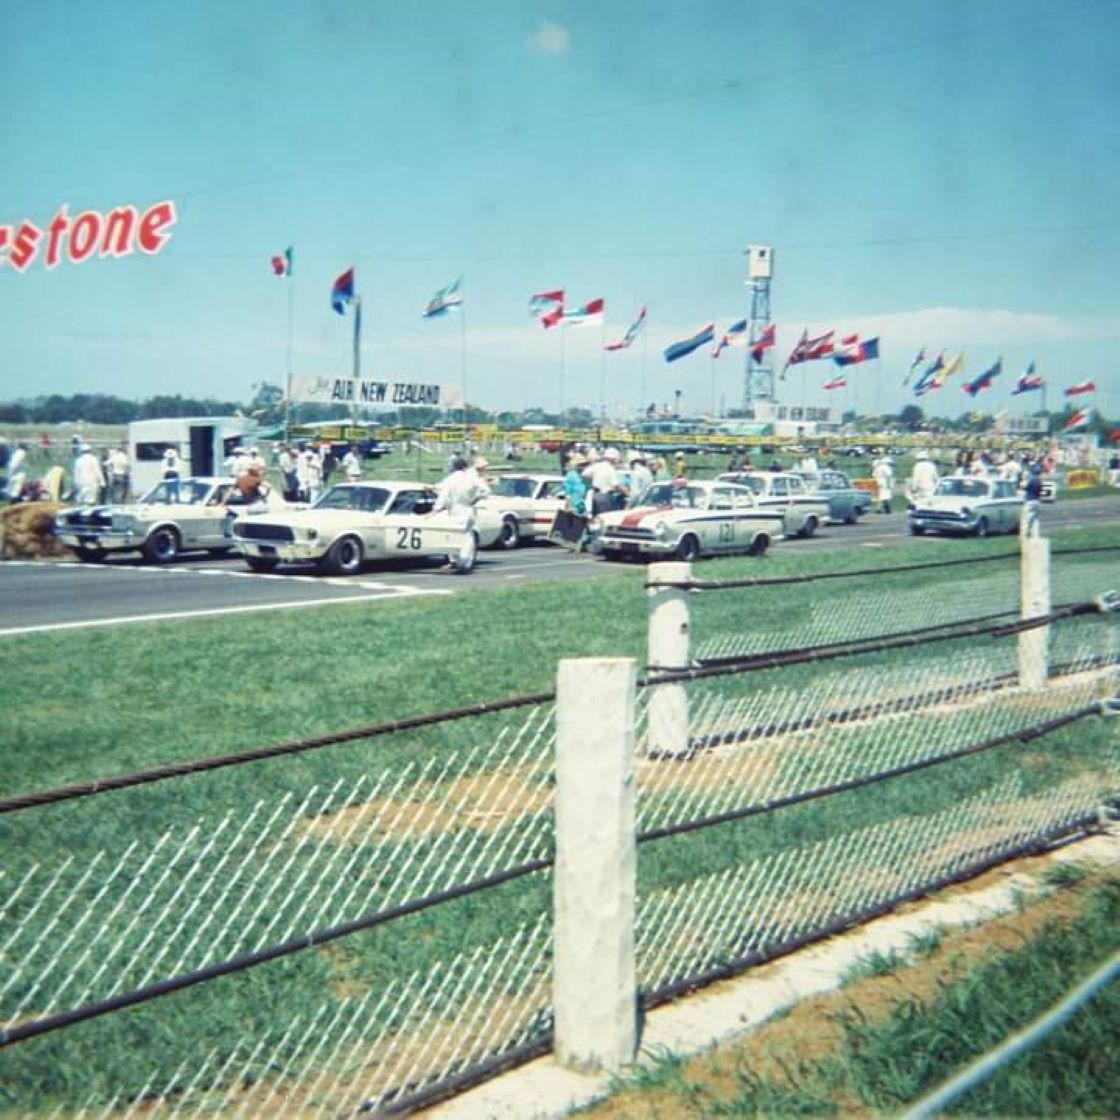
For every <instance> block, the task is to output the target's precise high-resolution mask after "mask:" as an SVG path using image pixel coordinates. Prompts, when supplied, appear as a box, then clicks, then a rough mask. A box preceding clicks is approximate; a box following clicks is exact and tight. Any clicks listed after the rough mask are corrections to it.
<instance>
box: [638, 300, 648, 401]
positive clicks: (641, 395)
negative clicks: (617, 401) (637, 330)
mask: <svg viewBox="0 0 1120 1120" xmlns="http://www.w3.org/2000/svg"><path fill="white" fill-rule="evenodd" d="M647 314H648V312H647ZM648 354H649V330H648V328H647V327H646V326H643V328H642V364H641V366H640V367H639V369H638V415H639V416H644V415H645V411H644V410H645V407H646V357H647V356H648Z"/></svg>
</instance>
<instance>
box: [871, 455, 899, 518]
mask: <svg viewBox="0 0 1120 1120" xmlns="http://www.w3.org/2000/svg"><path fill="white" fill-rule="evenodd" d="M871 478H872V479H873V480H874V482H875V498H876V500H877V501H878V503H879V512H880V513H890V512H891V491H892V489H893V488H894V466H893V465H892V463H891V461H890V459H889V458H888V456H887V455H886V453H884V454H882V455H880V456H879V457H878V458H877V459H876V460H875V462H874V463H873V464H872V467H871Z"/></svg>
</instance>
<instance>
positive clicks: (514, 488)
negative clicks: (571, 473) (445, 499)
mask: <svg viewBox="0 0 1120 1120" xmlns="http://www.w3.org/2000/svg"><path fill="white" fill-rule="evenodd" d="M563 508H564V479H563V477H562V476H561V475H558V474H505V475H501V476H500V477H499V478H495V479H494V480H493V482H492V484H491V487H490V495H489V497H486V498H483V499H482V501H480V502H479V503H478V505H477V506H476V509H477V510H478V513H479V516H480V518H481V517H482V516H483V514H487V515H496V516H497V517H498V518H499V519H500V529H499V534H498V537H497V542H496V543H497V544H499V545H500V546H501V547H502V548H516V547H517V546H518V545H519V544H520V543H521V542H522V541H533V540H546V539H547V538H548V533H549V530H550V529H551V528H552V523H553V522H554V521H555V520H556V514H557V512H558V511H559V510H562V509H563ZM483 547H486V542H485V540H484V541H483Z"/></svg>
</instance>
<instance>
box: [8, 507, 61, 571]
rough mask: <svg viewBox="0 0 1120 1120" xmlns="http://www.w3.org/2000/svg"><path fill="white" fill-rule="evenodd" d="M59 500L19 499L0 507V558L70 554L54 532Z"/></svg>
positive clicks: (35, 557) (11, 558) (20, 558)
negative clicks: (30, 500) (16, 501)
mask: <svg viewBox="0 0 1120 1120" xmlns="http://www.w3.org/2000/svg"><path fill="white" fill-rule="evenodd" d="M60 509H62V505H61V504H60V503H58V502H21V503H19V504H18V505H14V506H7V507H5V508H4V509H2V510H0V558H3V559H4V560H41V559H43V558H45V557H62V556H69V555H70V550H69V549H68V548H67V547H66V546H65V545H64V544H63V543H62V542H61V541H60V540H59V539H58V538H57V537H56V536H55V535H54V515H55V514H56V513H58V511H59V510H60Z"/></svg>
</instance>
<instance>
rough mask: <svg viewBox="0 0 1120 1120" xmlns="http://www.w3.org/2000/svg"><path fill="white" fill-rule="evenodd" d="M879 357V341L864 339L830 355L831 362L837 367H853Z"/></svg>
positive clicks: (876, 339)
mask: <svg viewBox="0 0 1120 1120" xmlns="http://www.w3.org/2000/svg"><path fill="white" fill-rule="evenodd" d="M878 357H879V339H878V338H865V339H864V340H863V341H862V342H858V341H857V342H856V343H855V344H854V345H853V344H851V343H849V345H847V346H846V347H845V348H844V349H843V350H842V351H841V350H838V351H837V352H836V353H835V354H833V355H832V360H833V361H834V362H835V363H836V364H837V365H838V366H854V365H858V364H859V363H860V362H870V361H872V360H874V359H875V358H878Z"/></svg>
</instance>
